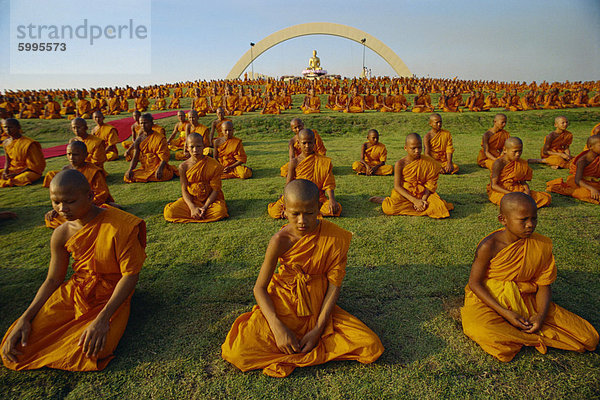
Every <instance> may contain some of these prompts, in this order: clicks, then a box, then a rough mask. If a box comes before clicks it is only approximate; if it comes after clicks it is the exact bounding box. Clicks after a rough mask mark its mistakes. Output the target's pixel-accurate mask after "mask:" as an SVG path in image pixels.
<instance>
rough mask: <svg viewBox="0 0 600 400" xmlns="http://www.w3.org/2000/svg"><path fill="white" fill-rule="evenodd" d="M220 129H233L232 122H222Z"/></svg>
mask: <svg viewBox="0 0 600 400" xmlns="http://www.w3.org/2000/svg"><path fill="white" fill-rule="evenodd" d="M221 127H222V128H223V129H225V128H228V127H232V128H233V122H231V121H223V123H222V124H221Z"/></svg>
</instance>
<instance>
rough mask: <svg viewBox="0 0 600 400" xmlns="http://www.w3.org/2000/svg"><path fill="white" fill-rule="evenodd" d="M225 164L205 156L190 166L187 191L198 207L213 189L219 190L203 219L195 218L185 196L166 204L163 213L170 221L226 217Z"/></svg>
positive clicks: (202, 204)
mask: <svg viewBox="0 0 600 400" xmlns="http://www.w3.org/2000/svg"><path fill="white" fill-rule="evenodd" d="M222 173H223V166H222V165H221V164H219V163H218V162H217V161H216V160H214V159H212V158H210V157H206V156H205V157H203V158H202V159H201V160H199V161H198V162H197V163H196V164H194V165H193V166H192V167H190V168H189V169H188V170H187V171H186V173H185V176H186V178H187V181H188V186H187V188H186V189H187V191H188V193H189V194H190V196H192V198H193V200H194V204H195V205H197V206H198V207H202V206H204V203H206V199H208V196H209V195H210V192H211V191H213V190H216V191H217V198H216V200H215V201H214V202H213V203H212V204H211V205H210V206H209V207H208V209H207V210H206V213H205V214H204V218H203V219H194V218H192V216H191V215H192V214H191V211H190V208H189V207H188V205H187V204H186V202H185V200H183V197H180V198H179V199H178V200H177V201H174V202H173V203H169V204H167V205H166V206H165V209H164V211H163V215H164V217H165V220H167V221H169V222H179V223H188V222H214V221H218V220H220V219H223V218H226V217H228V216H229V215H228V214H227V204H225V197H224V196H223V191H222V190H221V174H222Z"/></svg>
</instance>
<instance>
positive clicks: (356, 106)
mask: <svg viewBox="0 0 600 400" xmlns="http://www.w3.org/2000/svg"><path fill="white" fill-rule="evenodd" d="M344 112H345V113H362V112H365V99H363V97H362V96H359V95H357V96H354V97H352V98H351V99H350V100H349V101H348V108H347V109H346V110H344Z"/></svg>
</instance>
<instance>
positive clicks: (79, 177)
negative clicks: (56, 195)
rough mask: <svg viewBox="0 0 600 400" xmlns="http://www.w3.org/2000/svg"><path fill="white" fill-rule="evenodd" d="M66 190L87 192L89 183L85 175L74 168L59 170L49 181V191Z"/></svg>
mask: <svg viewBox="0 0 600 400" xmlns="http://www.w3.org/2000/svg"><path fill="white" fill-rule="evenodd" d="M59 190H60V191H66V192H81V193H89V191H90V183H89V182H88V180H87V179H86V178H85V176H84V175H83V174H82V173H81V172H79V171H77V170H76V169H65V170H63V171H60V172H59V173H58V174H56V176H55V177H54V178H52V181H50V191H51V192H53V191H59Z"/></svg>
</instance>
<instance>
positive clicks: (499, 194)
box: [487, 136, 552, 208]
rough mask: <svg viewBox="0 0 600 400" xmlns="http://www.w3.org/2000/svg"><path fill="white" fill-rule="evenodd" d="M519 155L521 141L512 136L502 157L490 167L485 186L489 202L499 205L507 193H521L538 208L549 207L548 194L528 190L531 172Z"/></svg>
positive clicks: (550, 199)
mask: <svg viewBox="0 0 600 400" xmlns="http://www.w3.org/2000/svg"><path fill="white" fill-rule="evenodd" d="M521 154H523V142H522V141H521V139H519V138H518V137H514V136H513V137H509V138H508V139H506V141H505V142H504V149H503V150H502V155H501V156H500V157H498V158H497V159H496V161H494V164H493V165H492V175H491V178H490V184H488V185H487V194H488V197H489V199H490V201H491V202H492V203H494V204H497V205H500V201H501V200H502V198H503V197H504V195H506V194H507V193H511V192H523V193H525V194H528V195H530V196H531V197H532V198H533V200H534V201H535V203H536V204H537V207H538V208H540V207H544V206H547V205H549V204H550V202H551V201H552V198H551V197H550V195H549V194H548V193H545V192H537V191H535V190H531V189H529V185H528V184H527V181H530V180H531V178H532V176H533V171H532V170H531V167H529V165H528V164H527V161H526V160H523V159H522V158H521Z"/></svg>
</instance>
